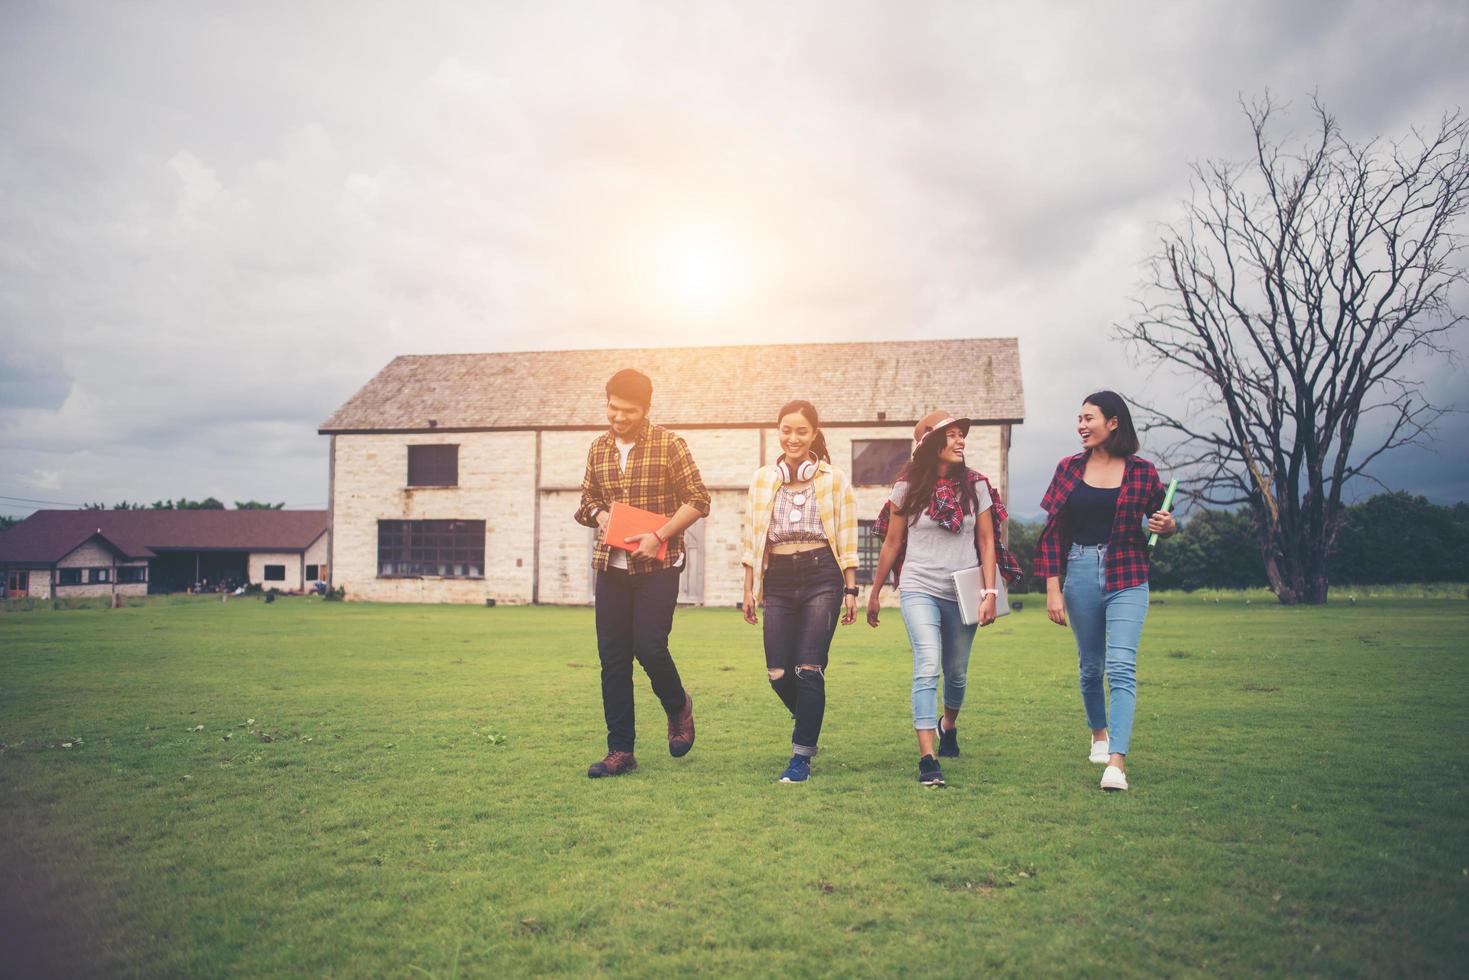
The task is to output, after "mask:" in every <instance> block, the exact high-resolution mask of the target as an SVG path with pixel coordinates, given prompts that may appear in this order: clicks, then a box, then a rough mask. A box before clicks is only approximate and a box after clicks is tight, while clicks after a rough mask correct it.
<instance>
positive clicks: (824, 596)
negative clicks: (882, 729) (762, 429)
mask: <svg viewBox="0 0 1469 980" xmlns="http://www.w3.org/2000/svg"><path fill="white" fill-rule="evenodd" d="M776 424H777V425H778V427H779V432H780V446H781V450H782V451H781V456H780V458H779V459H778V460H776V461H775V463H773V464H772V465H770V466H762V467H760V469H758V470H756V471H755V478H754V480H753V481H752V482H751V484H750V503H749V509H748V510H747V511H746V513H745V528H744V541H743V548H742V555H741V561H742V562H743V563H744V566H745V601H744V610H745V622H747V623H749V624H750V625H752V626H754V625H757V624H758V623H759V620H758V619H757V618H756V615H755V604H756V603H757V602H763V605H764V606H765V669H766V673H767V674H768V675H769V678H770V686H771V687H772V688H773V689H774V690H775V693H776V695H777V696H778V697H779V698H780V700H781V703H782V704H784V705H785V706H786V708H787V710H789V711H790V713H791V717H792V718H793V719H794V720H795V728H794V729H793V730H792V732H791V761H790V763H789V764H788V765H787V766H786V769H785V772H783V773H781V775H780V781H781V782H783V783H803V782H805V781H806V779H807V778H808V777H809V776H810V773H811V757H812V756H813V755H815V754H816V743H817V739H818V738H819V737H820V735H821V722H822V718H823V716H824V715H825V713H826V666H827V654H828V651H829V650H830V648H831V639H832V636H833V635H834V634H835V633H836V627H837V619H838V617H839V616H840V618H841V622H842V625H844V626H850V625H851V624H852V623H853V622H855V621H856V619H857V582H856V577H857V504H856V500H855V498H854V497H853V495H852V484H851V482H850V481H849V480H848V479H847V476H846V474H845V473H843V472H842V471H841V470H839V469H837V468H836V467H834V466H832V465H831V454H830V453H829V452H827V449H826V437H825V436H823V435H822V434H821V427H820V422H819V419H818V417H817V415H816V409H815V407H813V406H812V404H811V403H810V402H808V401H799V400H798V401H793V402H790V403H788V404H786V405H784V406H782V407H781V410H780V413H779V415H778V416H777V423H776Z"/></svg>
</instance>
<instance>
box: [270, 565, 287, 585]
mask: <svg viewBox="0 0 1469 980" xmlns="http://www.w3.org/2000/svg"><path fill="white" fill-rule="evenodd" d="M265 580H266V581H267V582H284V581H285V580H286V566H284V565H266V566H265Z"/></svg>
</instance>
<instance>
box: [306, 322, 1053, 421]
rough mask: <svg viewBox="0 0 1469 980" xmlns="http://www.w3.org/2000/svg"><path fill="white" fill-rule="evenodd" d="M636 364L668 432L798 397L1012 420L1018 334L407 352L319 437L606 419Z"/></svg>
mask: <svg viewBox="0 0 1469 980" xmlns="http://www.w3.org/2000/svg"><path fill="white" fill-rule="evenodd" d="M625 367H635V368H637V369H638V370H640V371H643V372H644V373H645V374H647V375H648V376H649V377H651V378H652V379H653V409H652V412H651V413H650V415H651V417H652V418H653V419H654V420H655V421H657V422H659V423H661V424H663V425H667V426H671V427H674V428H699V427H711V426H763V425H769V424H770V422H771V415H772V413H773V412H775V411H776V409H778V408H779V407H780V406H781V404H783V403H784V402H786V401H788V400H790V399H792V398H805V399H807V400H809V401H810V402H812V403H813V404H815V406H816V408H817V410H818V411H819V412H820V413H821V420H822V423H823V424H828V425H830V424H836V425H840V424H849V425H851V424H871V423H874V422H878V421H886V422H908V423H914V422H917V421H918V419H920V418H922V417H923V416H924V415H926V414H928V413H929V412H930V411H932V410H933V409H935V408H945V409H948V410H949V411H952V412H955V413H958V414H960V415H968V416H969V417H971V418H973V419H975V420H983V421H991V422H1000V421H1004V422H1020V421H1022V420H1023V418H1024V416H1025V399H1024V393H1023V391H1022V390H1021V384H1020V348H1019V344H1018V342H1017V341H1016V340H1015V338H1013V337H992V338H974V339H967V340H910V341H896V342H884V343H845V344H765V345H754V346H740V347H654V348H644V349H628V350H571V351H526V352H519V353H501V354H424V355H413V354H405V355H403V356H401V357H396V358H394V359H393V360H392V361H391V362H390V363H389V364H388V366H387V367H385V368H383V369H382V371H380V372H378V375H377V377H375V378H373V379H372V380H371V381H369V382H368V383H367V384H366V385H365V386H364V387H363V388H362V390H360V391H358V392H357V394H355V395H353V396H352V397H351V398H350V399H349V400H348V401H347V403H346V404H345V405H343V406H342V407H341V408H339V409H337V411H336V412H334V413H333V414H332V416H331V418H329V419H327V420H326V421H325V422H323V423H322V424H321V428H320V429H319V430H318V431H320V432H321V433H322V434H332V433H348V432H381V431H427V430H429V429H437V430H441V431H442V430H446V429H447V430H450V431H453V430H466V429H468V430H473V429H547V428H578V429H579V428H600V427H602V426H604V425H606V424H607V411H606V402H607V399H606V396H605V394H604V393H603V385H604V384H605V383H606V380H607V378H609V377H610V376H611V375H612V374H613V372H615V371H617V370H619V369H621V368H625Z"/></svg>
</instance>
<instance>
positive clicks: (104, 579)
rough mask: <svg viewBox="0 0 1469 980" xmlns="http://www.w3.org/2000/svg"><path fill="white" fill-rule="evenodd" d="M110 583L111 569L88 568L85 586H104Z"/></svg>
mask: <svg viewBox="0 0 1469 980" xmlns="http://www.w3.org/2000/svg"><path fill="white" fill-rule="evenodd" d="M110 581H112V569H110V568H89V569H87V584H88V585H106V584H107V583H108V582H110Z"/></svg>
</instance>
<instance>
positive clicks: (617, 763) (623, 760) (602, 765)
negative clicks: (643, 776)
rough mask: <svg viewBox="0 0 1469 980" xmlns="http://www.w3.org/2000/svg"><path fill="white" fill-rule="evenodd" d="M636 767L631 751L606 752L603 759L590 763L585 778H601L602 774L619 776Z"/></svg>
mask: <svg viewBox="0 0 1469 980" xmlns="http://www.w3.org/2000/svg"><path fill="white" fill-rule="evenodd" d="M637 767H638V760H637V759H634V758H633V757H632V753H631V752H608V753H607V757H606V758H605V759H602V760H601V761H600V762H594V763H592V765H591V767H590V768H589V769H587V778H589V779H601V778H602V777H603V776H621V775H622V774H623V773H628V772H632V771H633V770H634V769H636V768H637Z"/></svg>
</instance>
